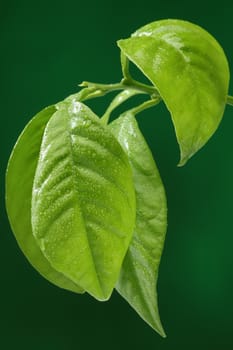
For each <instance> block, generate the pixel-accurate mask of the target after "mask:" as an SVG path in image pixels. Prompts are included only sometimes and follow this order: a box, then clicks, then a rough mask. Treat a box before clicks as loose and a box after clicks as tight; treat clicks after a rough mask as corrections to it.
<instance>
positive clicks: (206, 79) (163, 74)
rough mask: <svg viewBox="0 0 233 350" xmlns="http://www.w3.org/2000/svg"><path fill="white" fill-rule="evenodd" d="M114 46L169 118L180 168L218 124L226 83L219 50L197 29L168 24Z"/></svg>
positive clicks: (149, 27)
mask: <svg viewBox="0 0 233 350" xmlns="http://www.w3.org/2000/svg"><path fill="white" fill-rule="evenodd" d="M118 45H119V47H120V48H121V50H122V51H123V53H124V54H125V55H126V56H127V57H128V59H129V60H131V61H132V62H133V63H134V64H135V65H136V66H137V67H138V68H139V69H140V70H141V71H142V72H143V73H144V74H145V75H146V76H147V77H148V78H149V79H150V80H151V82H152V83H153V84H154V85H155V87H156V88H157V89H158V91H159V93H160V95H161V97H162V98H163V100H164V102H165V104H166V106H167V108H168V109H169V111H170V112H171V116H172V120H173V123H174V127H175V131H176V136H177V140H178V143H179V145H180V150H181V159H180V163H179V164H180V165H183V164H184V163H185V162H186V161H187V160H188V159H189V158H190V157H191V156H192V155H193V154H194V153H195V152H197V151H198V150H199V149H200V148H201V147H202V146H203V145H204V144H205V143H206V142H207V141H208V139H209V138H210V137H211V135H212V134H213V133H214V131H215V130H216V129H217V127H218V125H219V122H220V121H221V118H222V115H223V111H224V107H225V103H226V97H227V91H228V83H229V68H228V63H227V59H226V57H225V54H224V52H223V50H222V48H221V47H220V45H219V44H218V43H217V41H216V40H215V39H214V38H213V37H212V36H211V35H210V34H209V33H207V32H206V31H205V30H204V29H202V28H200V27H199V26H197V25H194V24H192V23H189V22H185V21H181V20H173V19H172V20H161V21H157V22H153V23H150V24H148V25H146V26H144V27H142V28H141V29H139V30H137V31H136V32H135V33H134V34H132V36H131V38H129V39H125V40H120V41H118Z"/></svg>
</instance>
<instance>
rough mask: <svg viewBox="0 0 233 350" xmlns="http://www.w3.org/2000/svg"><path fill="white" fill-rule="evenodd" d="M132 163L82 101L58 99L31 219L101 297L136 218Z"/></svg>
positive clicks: (60, 258)
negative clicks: (63, 101)
mask: <svg viewBox="0 0 233 350" xmlns="http://www.w3.org/2000/svg"><path fill="white" fill-rule="evenodd" d="M135 215H136V209H135V193H134V186H133V180H132V171H131V168H130V165H129V162H128V159H127V156H126V155H125V153H124V151H123V150H122V148H121V146H120V144H119V143H118V142H117V140H116V139H115V138H114V136H113V135H112V134H111V133H110V131H109V130H108V129H107V127H106V126H104V125H102V124H101V122H100V119H99V118H98V117H97V116H96V115H95V114H94V113H93V112H92V111H91V110H90V109H89V108H88V107H86V106H85V105H84V104H82V103H80V102H76V101H75V99H74V100H73V101H70V102H66V103H64V104H60V105H59V109H58V111H57V112H56V113H55V114H54V115H53V116H52V117H51V119H50V120H49V122H48V124H47V126H46V129H45V132H44V136H43V141H42V145H41V151H40V157H39V161H38V166H37V170H36V175H35V179H34V185H33V195H32V227H33V234H34V236H35V237H36V239H37V241H38V244H39V246H40V248H41V250H42V251H43V253H44V255H45V256H46V258H47V259H48V260H49V262H50V263H51V265H52V266H53V267H54V268H55V269H56V270H57V271H59V272H61V273H63V274H64V275H65V276H67V277H68V278H69V279H71V280H72V281H73V282H75V283H77V284H78V285H79V286H81V287H82V288H83V289H84V290H86V291H87V292H88V293H90V294H91V295H92V296H94V297H95V298H97V299H99V300H106V299H108V298H109V297H110V295H111V293H112V290H113V288H114V286H115V284H116V281H117V279H118V276H119V272H120V268H121V265H122V261H123V259H124V256H125V254H126V251H127V249H128V246H129V242H130V239H131V237H132V232H133V228H134V224H135Z"/></svg>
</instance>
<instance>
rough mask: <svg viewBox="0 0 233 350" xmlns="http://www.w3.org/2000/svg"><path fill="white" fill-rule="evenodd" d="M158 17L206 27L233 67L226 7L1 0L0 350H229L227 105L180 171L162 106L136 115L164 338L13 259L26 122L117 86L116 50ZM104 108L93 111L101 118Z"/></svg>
mask: <svg viewBox="0 0 233 350" xmlns="http://www.w3.org/2000/svg"><path fill="white" fill-rule="evenodd" d="M162 18H180V19H185V20H189V21H193V22H195V23H197V24H199V25H201V26H203V27H204V28H205V29H207V30H208V31H209V32H210V33H212V34H213V35H214V36H215V37H216V38H217V40H218V41H219V42H220V43H221V45H222V46H223V47H224V49H225V52H226V54H227V57H228V59H229V64H230V67H231V68H232V67H233V62H232V57H233V43H232V31H233V2H232V1H226V0H222V1H220V2H216V3H213V1H209V0H208V1H204V0H201V1H199V0H196V1H192V2H189V1H181V0H180V1H172V0H170V1H168V0H160V1H155V0H153V1H151V0H148V1H142V2H139V1H137V0H135V1H127V0H119V1H113V0H109V1H103V0H100V1H78V0H76V1H74V0H66V1H62V2H61V1H54V0H52V1H49V0H47V1H44V0H41V1H27V0H21V1H16V0H12V1H10V0H8V1H1V4H0V90H1V91H0V101H1V104H0V106H1V139H0V141H1V148H0V149H1V187H0V188H1V214H0V216H1V219H0V222H1V232H0V269H1V279H0V348H1V349H4V350H13V349H16V348H22V349H24V350H29V349H30V350H31V349H33V350H42V349H43V350H66V349H67V350H69V349H88V350H89V349H93V348H97V349H103V350H105V349H112V350H115V349H122V350H124V349H160V350H168V349H169V350H173V349H179V350H183V349H185V350H186V349H196V348H197V347H198V349H200V350H202V349H203V350H204V349H205V350H206V349H212V350H214V349H224V350H228V349H233V298H232V290H233V269H232V266H233V254H232V246H233V224H232V197H233V183H232V178H233V148H232V130H233V109H232V108H231V107H227V108H226V111H225V115H224V119H223V121H222V123H221V125H220V127H219V129H218V131H217V132H216V134H215V135H214V137H212V139H211V140H210V141H209V142H208V144H207V145H206V146H205V148H204V149H202V150H201V151H200V152H199V153H198V154H197V155H196V156H195V157H194V158H193V159H192V160H191V161H190V162H189V163H188V164H187V165H186V166H185V167H183V168H177V167H176V164H177V162H178V157H179V152H178V146H177V143H176V140H175V136H174V131H173V126H172V124H171V121H170V117H169V114H168V112H167V111H166V109H165V107H164V106H163V105H162V104H161V105H159V106H158V107H156V108H155V109H153V110H150V111H147V112H145V113H143V114H140V115H139V116H138V120H139V123H140V126H141V129H142V131H143V132H144V134H145V136H146V139H147V141H148V143H149V145H150V146H151V148H152V151H153V154H154V156H155V159H156V161H157V163H158V166H159V169H160V172H161V176H162V178H163V181H164V184H165V187H166V191H167V197H168V207H169V211H168V214H169V226H168V232H167V239H166V244H165V250H164V254H163V257H162V262H161V267H160V277H159V284H158V291H159V303H160V312H161V317H162V321H163V324H164V327H165V330H166V332H167V335H168V337H167V338H166V339H162V338H160V337H159V336H158V335H157V334H156V333H155V332H154V331H153V330H152V329H151V328H150V327H149V326H147V325H146V324H145V323H144V322H143V321H142V320H141V319H140V318H139V317H138V316H137V314H136V313H135V312H134V311H133V310H132V309H131V308H130V307H129V306H128V304H127V303H126V302H125V301H124V300H123V299H122V298H121V297H120V296H118V295H117V293H115V292H114V294H113V296H112V298H111V299H110V301H108V302H106V303H100V302H97V301H95V300H94V299H92V298H91V297H89V296H88V295H83V296H79V295H75V294H73V293H70V292H67V291H64V290H62V289H59V288H56V287H55V286H53V285H51V284H50V283H49V282H47V281H46V280H44V279H43V278H42V277H40V275H39V274H38V273H37V272H36V271H35V270H33V268H32V267H31V266H30V265H29V263H28V262H27V260H26V259H25V257H24V256H23V255H22V253H21V251H20V250H19V248H18V246H17V244H16V241H15V239H14V237H13V235H12V233H11V229H10V227H9V223H8V220H7V217H6V213H5V209H4V172H5V168H6V164H7V159H8V157H9V155H10V152H11V149H12V147H13V145H14V142H15V141H16V139H17V136H18V134H19V133H20V131H21V130H22V128H23V127H24V125H25V124H26V123H27V122H28V121H29V119H30V117H31V116H33V115H34V114H35V113H36V112H37V111H39V110H40V109H42V108H43V107H44V106H47V105H49V104H52V103H54V102H57V101H59V100H61V99H63V98H65V97H66V96H67V95H69V94H70V93H74V92H75V91H77V84H78V83H79V82H81V81H82V80H89V81H96V82H105V83H107V82H117V81H118V80H120V78H121V71H120V65H119V50H118V48H117V46H116V44H115V41H116V40H117V39H120V38H124V37H127V36H129V34H130V33H131V32H133V31H134V30H135V29H137V28H138V27H140V26H142V25H144V24H146V23H148V22H151V21H153V20H157V19H162ZM230 91H231V92H233V86H232V85H231V89H230ZM174 93H175V91H174ZM103 101H105V102H103ZM108 101H109V97H107V98H106V99H103V98H102V99H101V100H100V101H96V104H93V103H91V106H93V108H94V110H95V111H96V112H97V113H102V112H103V110H104V108H105V106H106V104H107V102H108ZM94 106H95V107H94ZM25 171H26V169H25ZM15 176H20V174H15ZM19 205H20V204H19Z"/></svg>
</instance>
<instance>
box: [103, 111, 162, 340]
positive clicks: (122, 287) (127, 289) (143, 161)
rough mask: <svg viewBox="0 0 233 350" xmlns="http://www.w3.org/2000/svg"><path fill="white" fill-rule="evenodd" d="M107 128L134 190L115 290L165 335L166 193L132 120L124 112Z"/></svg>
mask: <svg viewBox="0 0 233 350" xmlns="http://www.w3.org/2000/svg"><path fill="white" fill-rule="evenodd" d="M109 127H110V129H111V131H112V132H113V134H114V135H115V137H116V138H117V139H118V141H119V142H120V144H121V145H122V147H123V148H124V150H125V152H126V154H127V155H128V157H129V161H130V164H131V167H132V171H133V178H134V184H135V191H136V226H135V230H134V234H133V238H132V240H131V243H130V246H129V250H128V252H127V255H126V257H125V260H124V262H123V265H122V269H121V274H120V278H119V280H118V283H117V285H116V289H117V291H118V292H119V293H120V294H121V295H122V296H123V297H124V298H125V299H126V300H127V301H128V302H129V304H130V305H131V306H132V307H133V308H134V309H135V310H136V311H137V312H138V314H139V315H140V316H141V317H142V318H143V319H144V320H145V321H146V322H147V323H148V324H149V325H150V326H151V327H152V328H154V329H155V330H156V331H157V332H158V333H159V334H160V335H162V336H165V333H164V330H163V327H162V324H161V321H160V317H159V310H158V302H157V292H156V284H157V277H158V269H159V263H160V258H161V254H162V250H163V244H164V239H165V233H166V227H167V224H166V213H167V207H166V197H165V191H164V188H163V184H162V181H161V179H160V176H159V172H158V169H157V167H156V165H155V163H154V160H153V157H152V154H151V152H150V150H149V148H148V146H147V144H146V141H145V139H144V138H143V136H142V134H141V132H140V130H139V128H138V125H137V122H136V119H135V117H134V116H133V115H132V114H131V113H128V114H127V113H126V114H124V115H123V116H121V117H119V118H118V119H117V120H115V121H114V122H113V123H111V124H110V126H109Z"/></svg>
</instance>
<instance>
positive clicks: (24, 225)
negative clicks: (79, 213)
mask: <svg viewBox="0 0 233 350" xmlns="http://www.w3.org/2000/svg"><path fill="white" fill-rule="evenodd" d="M55 111H56V109H55V107H54V106H51V107H48V108H45V109H44V110H42V111H41V112H40V113H38V114H37V115H36V116H35V117H34V118H33V119H32V120H31V121H30V122H29V123H28V125H27V126H26V127H25V129H24V130H23V132H22V134H21V135H20V137H19V139H18V141H17V143H16V145H15V147H14V149H13V151H12V154H11V157H10V160H9V163H8V168H7V174H6V206H7V213H8V217H9V220H10V224H11V227H12V231H13V233H14V235H15V238H16V240H17V242H18V244H19V246H20V248H21V250H22V251H23V253H24V254H25V256H26V257H27V259H28V260H29V262H30V263H31V264H32V266H33V267H34V268H35V269H36V270H37V271H38V272H39V273H40V274H41V275H42V276H44V277H45V278H46V279H48V280H49V281H50V282H52V283H54V284H56V285H57V286H59V287H61V288H65V289H69V290H72V291H74V292H77V293H80V292H82V289H81V288H79V287H78V286H76V285H75V284H74V283H73V282H72V281H70V280H69V279H67V278H66V277H65V276H63V275H62V274H61V273H59V272H57V271H56V270H54V269H53V268H52V266H51V265H50V263H49V262H48V260H47V259H46V258H45V257H44V255H43V254H42V252H41V250H40V248H39V246H38V245H37V243H36V240H35V238H34V236H33V234H32V227H31V197H32V186H33V179H34V175H35V171H36V166H37V161H38V157H39V152H40V145H41V140H42V136H43V132H44V129H45V126H46V124H47V122H48V120H49V118H50V117H51V116H52V114H53V113H54V112H55Z"/></svg>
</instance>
